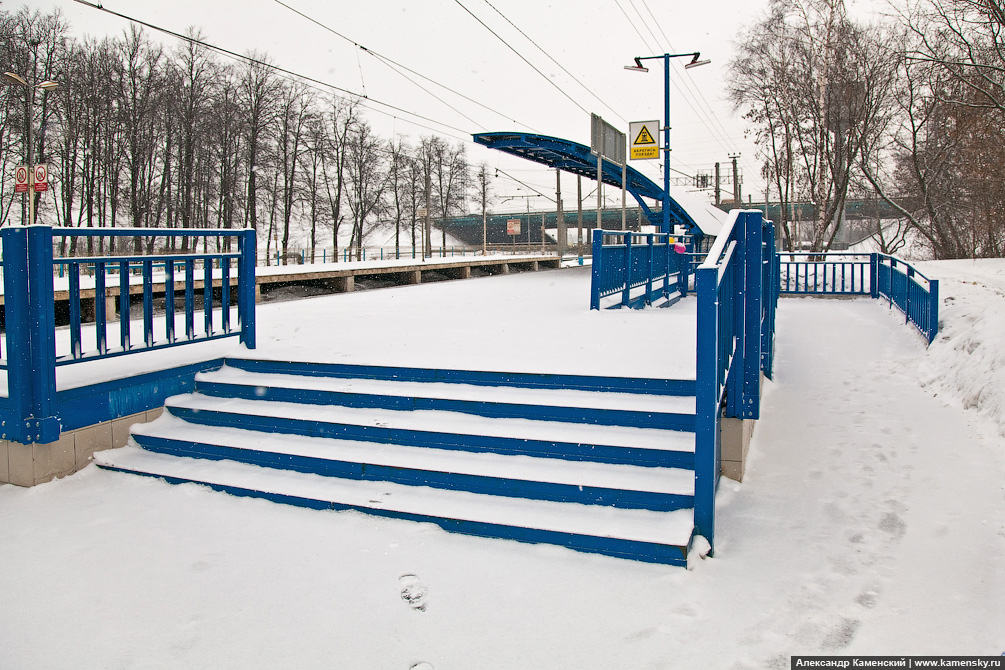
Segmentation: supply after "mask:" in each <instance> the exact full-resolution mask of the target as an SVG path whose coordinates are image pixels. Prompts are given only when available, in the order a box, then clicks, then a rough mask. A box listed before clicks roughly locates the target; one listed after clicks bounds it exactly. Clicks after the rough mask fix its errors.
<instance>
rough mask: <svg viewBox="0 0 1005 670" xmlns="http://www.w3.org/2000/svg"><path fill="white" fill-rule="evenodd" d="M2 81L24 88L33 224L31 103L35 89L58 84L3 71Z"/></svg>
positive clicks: (30, 203)
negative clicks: (28, 78) (37, 80)
mask: <svg viewBox="0 0 1005 670" xmlns="http://www.w3.org/2000/svg"><path fill="white" fill-rule="evenodd" d="M3 78H4V81H5V82H7V83H8V84H13V85H15V86H22V87H24V89H25V92H24V113H25V119H26V120H27V122H28V150H27V152H26V153H27V159H28V225H29V226H31V225H34V224H35V166H34V165H33V160H32V159H33V158H34V156H33V155H32V153H33V150H34V147H33V146H32V143H33V142H34V140H33V138H32V126H33V125H34V118H33V111H32V105H33V103H34V101H35V89H38V90H40V91H51V90H53V89H55V88H57V87H58V86H59V83H58V82H55V81H52V80H51V79H47V80H45V81H41V82H38V83H37V84H34V85H32V84H29V83H28V80H27V79H25V78H24V77H22V76H21V75H19V74H14V73H13V72H4V73H3Z"/></svg>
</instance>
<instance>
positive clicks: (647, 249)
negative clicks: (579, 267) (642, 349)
mask: <svg viewBox="0 0 1005 670" xmlns="http://www.w3.org/2000/svg"><path fill="white" fill-rule="evenodd" d="M690 244H691V238H690V236H688V235H667V234H666V233H635V232H632V231H627V230H601V229H599V228H597V229H595V230H594V231H593V276H592V281H591V284H590V309H600V299H601V298H603V297H606V296H609V295H614V294H620V302H618V303H617V306H619V307H623V306H634V305H649V304H652V302H653V300H658V299H659V298H660V297H663V298H673V296H674V294H675V293H678V294H679V295H680V297H683V296H685V295H687V284H688V271H689V267H690V262H689V255H688V247H689V246H690ZM639 289H642V290H641V291H639Z"/></svg>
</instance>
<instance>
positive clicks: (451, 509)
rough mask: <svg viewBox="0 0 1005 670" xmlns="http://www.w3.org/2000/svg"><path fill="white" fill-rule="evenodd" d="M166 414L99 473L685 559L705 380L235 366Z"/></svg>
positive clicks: (203, 377)
mask: <svg viewBox="0 0 1005 670" xmlns="http://www.w3.org/2000/svg"><path fill="white" fill-rule="evenodd" d="M165 409H166V412H165V413H164V415H163V416H162V417H161V418H160V419H158V420H157V421H155V422H153V423H150V424H144V425H140V426H135V427H134V429H133V445H134V446H133V447H131V448H130V449H127V450H124V451H122V450H120V451H114V452H105V454H103V455H102V456H100V457H98V458H96V461H97V462H98V464H99V465H100V466H101V467H103V468H106V469H113V470H121V471H125V472H133V473H137V474H148V475H152V476H157V477H163V478H165V479H167V480H168V481H172V482H198V483H204V484H207V485H209V486H212V487H213V488H215V489H219V490H223V491H229V492H231V493H236V494H240V495H255V496H260V497H264V498H268V499H271V500H276V501H280V502H287V503H293V504H298V505H304V506H308V507H316V508H323V509H328V508H333V509H343V508H351V509H359V510H362V511H366V512H370V513H375V514H381V515H385V516H396V517H400V518H405V519H419V520H424V521H432V522H434V523H437V524H439V525H441V526H442V527H444V528H447V529H448V530H456V531H459V532H465V533H470V534H476V535H486V536H491V537H504V538H510V539H517V540H524V541H531V542H554V543H556V544H562V545H565V546H569V547H572V548H576V549H581V550H585V551H594V552H599V553H605V554H610V555H614V556H624V557H631V558H637V559H640V560H650V561H660V562H667V563H683V562H684V560H685V558H686V553H687V549H686V548H687V546H688V543H689V541H690V539H691V531H692V523H691V517H692V511H691V510H692V507H693V500H694V497H693V496H694V472H693V465H694V432H693V431H694V396H693V381H688V380H684V381H673V380H654V379H628V378H602V377H585V376H570V375H533V374H525V373H491V372H473V371H451V370H423V369H417V368H385V367H379V366H343V365H317V366H315V365H312V364H306V363H288V362H276V361H255V360H228V361H227V365H226V366H224V367H223V368H222V369H221V370H218V371H215V372H209V373H204V374H200V375H199V376H198V377H197V378H196V392H195V393H192V394H188V395H183V396H176V397H173V398H170V399H168V401H167V403H166V404H165ZM136 447H139V449H137V448H136ZM391 498H393V504H388V503H389V502H391V500H390V499H391ZM563 519H565V520H564V521H563ZM670 519H673V521H672V523H671V521H670ZM684 519H686V520H684ZM667 524H670V525H671V526H673V529H674V530H673V531H672V532H670V531H669V530H668V528H669V526H668V525H667ZM678 526H680V528H678ZM685 526H686V528H684V527H685ZM642 529H646V530H644V531H643V530H642Z"/></svg>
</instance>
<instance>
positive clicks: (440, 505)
mask: <svg viewBox="0 0 1005 670" xmlns="http://www.w3.org/2000/svg"><path fill="white" fill-rule="evenodd" d="M94 460H95V462H97V463H98V464H99V465H105V466H107V467H114V468H121V469H125V470H134V471H138V472H143V473H147V474H152V475H156V476H160V477H175V478H179V479H186V480H193V481H197V482H203V483H207V484H215V485H218V486H232V487H237V488H243V489H248V490H253V491H261V492H264V493H273V494H279V495H287V496H296V497H301V498H307V499H311V500H321V501H326V502H332V503H340V504H344V505H351V506H353V507H360V508H370V509H382V510H387V511H392V512H400V513H408V514H418V515H422V516H428V517H436V518H445V519H461V520H466V521H474V522H479V523H490V524H498V525H503V526H515V527H521V528H533V529H539V530H548V531H554V532H560V533H574V534H577V535H590V536H594V537H610V538H617V539H623V540H632V541H637V542H651V543H658V544H662V545H670V546H681V547H683V546H686V545H687V543H688V542H689V541H690V538H691V532H692V530H693V528H694V514H693V511H692V510H691V509H681V510H675V511H673V512H652V511H648V510H635V509H619V508H614V507H606V506H601V505H580V504H576V503H558V502H550V501H542V500H528V499H525V498H506V497H502V496H491V495H485V494H480V493H469V492H467V491H453V490H447V489H434V488H429V487H424V486H406V485H402V484H392V483H388V482H373V481H356V480H348V479H335V478H331V477H322V476H320V475H311V474H303V473H297V472H292V471H288V470H275V469H272V468H264V467H260V466H257V465H248V464H245V463H237V462H234V461H207V460H204V459H198V458H183V457H178V456H166V455H164V454H157V453H153V452H148V451H144V450H142V449H138V448H136V447H122V448H119V449H111V450H108V451H101V452H98V453H95V455H94Z"/></svg>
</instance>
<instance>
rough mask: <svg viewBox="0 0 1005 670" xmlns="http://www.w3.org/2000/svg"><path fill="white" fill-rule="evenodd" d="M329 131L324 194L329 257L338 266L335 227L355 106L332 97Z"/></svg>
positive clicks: (338, 223) (356, 114)
mask: <svg viewBox="0 0 1005 670" xmlns="http://www.w3.org/2000/svg"><path fill="white" fill-rule="evenodd" d="M327 119H328V123H329V124H330V127H331V132H330V134H329V142H328V147H327V148H328V150H327V151H326V152H325V153H324V154H322V158H323V159H324V160H325V163H324V166H323V174H324V182H325V192H326V194H327V195H328V207H329V211H330V213H331V221H332V256H333V257H334V258H335V261H336V262H338V248H339V243H338V237H339V227H340V226H341V225H342V219H343V218H344V217H343V214H342V196H343V195H345V190H346V189H345V177H346V165H347V161H348V156H349V153H348V145H349V138H350V136H351V134H352V133H353V132H355V129H356V126H357V125H358V124H359V122H360V112H359V102H358V101H357V100H354V99H347V98H339V97H336V98H334V99H333V100H332V107H331V111H330V113H329V114H328V117H327Z"/></svg>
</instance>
